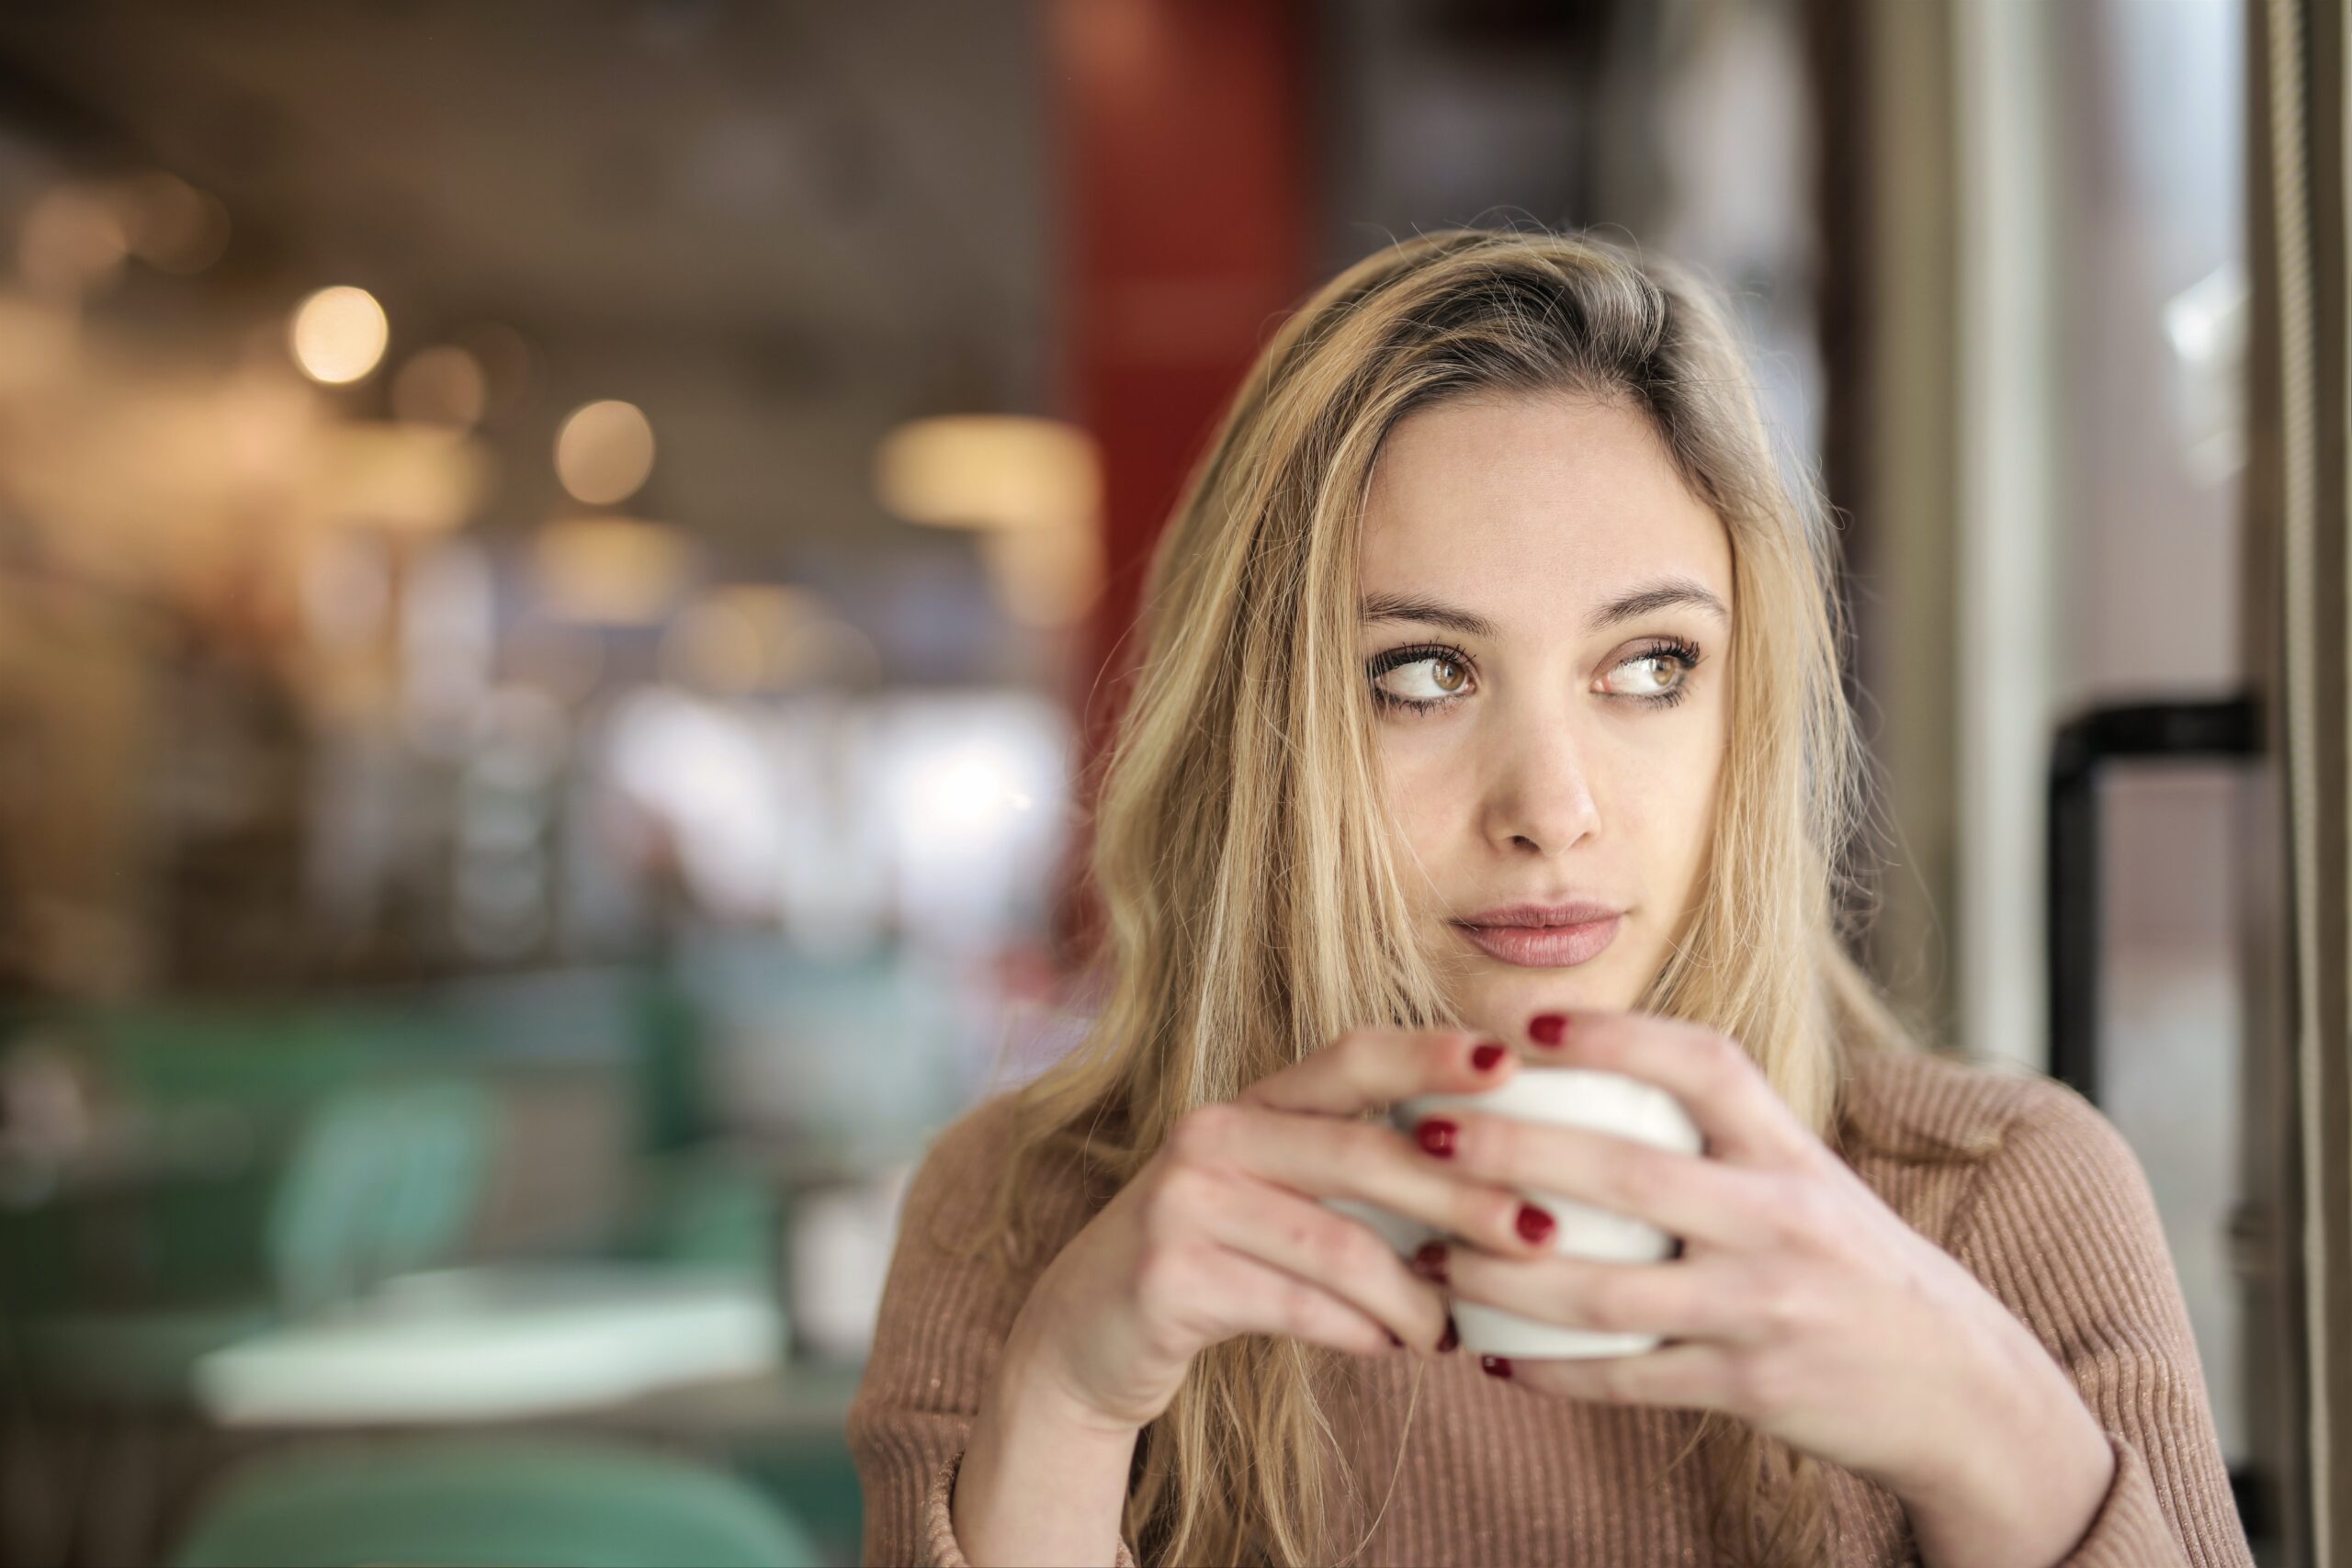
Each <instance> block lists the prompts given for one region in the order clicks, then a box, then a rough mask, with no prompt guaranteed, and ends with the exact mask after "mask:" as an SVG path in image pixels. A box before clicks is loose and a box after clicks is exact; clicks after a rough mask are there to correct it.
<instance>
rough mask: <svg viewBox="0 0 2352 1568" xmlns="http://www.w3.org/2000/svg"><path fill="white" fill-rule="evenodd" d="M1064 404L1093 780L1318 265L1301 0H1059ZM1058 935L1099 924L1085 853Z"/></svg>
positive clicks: (1082, 932)
mask: <svg viewBox="0 0 2352 1568" xmlns="http://www.w3.org/2000/svg"><path fill="white" fill-rule="evenodd" d="M1047 11H1048V27H1047V46H1048V51H1049V70H1050V73H1051V80H1052V84H1053V90H1054V93H1055V95H1056V103H1055V114H1054V117H1053V118H1054V125H1055V134H1056V139H1057V145H1056V148H1055V155H1056V157H1057V159H1058V160H1059V161H1060V170H1059V178H1060V186H1059V188H1060V211H1059V218H1060V222H1061V233H1062V239H1061V246H1060V253H1059V254H1060V269H1061V276H1060V277H1059V278H1058V279H1057V287H1058V297H1059V299H1061V301H1062V310H1061V321H1060V324H1061V331H1062V342H1063V343H1064V344H1065V345H1066V352H1067V358H1066V361H1065V365H1064V375H1065V383H1064V384H1065V388H1066V396H1067V397H1068V399H1069V413H1070V416H1071V417H1073V418H1074V419H1076V420H1077V421H1078V422H1079V423H1081V424H1083V425H1084V426H1085V427H1086V429H1087V430H1088V431H1090V432H1091V434H1093V436H1094V438H1095V439H1096V441H1097V442H1099V443H1100V444H1101V448H1102V454H1103V472H1104V492H1105V493H1104V499H1103V542H1104V552H1103V553H1104V558H1105V562H1106V567H1107V571H1108V579H1107V583H1106V587H1105V590H1104V592H1103V598H1102V600H1101V602H1100V604H1098V605H1097V607H1096V610H1095V612H1094V615H1093V617H1092V620H1091V624H1090V626H1088V628H1087V635H1086V637H1085V639H1084V646H1083V651H1082V653H1081V656H1080V663H1079V668H1078V670H1077V671H1076V676H1077V680H1078V690H1077V692H1076V693H1075V697H1076V700H1077V702H1078V703H1079V704H1080V711H1081V713H1082V714H1083V715H1084V737H1085V756H1086V759H1087V761H1088V764H1089V773H1088V775H1087V776H1088V778H1089V779H1090V781H1091V777H1092V764H1093V762H1094V761H1095V759H1096V758H1097V757H1098V756H1099V754H1100V752H1101V749H1102V747H1103V744H1104V743H1105V741H1106V740H1107V739H1108V737H1109V734H1110V728H1111V724H1112V722H1113V720H1114V718H1115V717H1116V715H1117V711H1118V707H1119V705H1120V701H1121V698H1122V697H1123V695H1124V692H1125V680H1126V677H1127V676H1128V675H1129V674H1131V673H1132V669H1133V662H1134V660H1135V657H1136V654H1137V652H1138V649H1137V647H1136V640H1135V639H1134V638H1132V637H1129V636H1128V633H1129V631H1130V628H1131V627H1132V626H1133V623H1134V620H1135V615H1136V608H1137V597H1138V594H1139V592H1140V589H1141V586H1142V578H1143V573H1144V569H1145V566H1146V564H1147V563H1148V558H1149V555H1150V551H1151V547H1152V542H1153V540H1154V539H1156V538H1157V537H1158V536H1159V529H1160V527H1161V525H1162V524H1164V523H1165V522H1166V520H1167V516H1168V512H1169V508H1170V505H1172V504H1173V502H1174V501H1175V499H1176V494H1177V491H1178V490H1179V489H1180V488H1181V486H1182V483H1183V480H1184V477H1185V475H1186V474H1187V472H1188V471H1189V470H1190V468H1191V467H1192V465H1193V462H1194V460H1195V459H1196V458H1197V457H1199V456H1200V454H1201V452H1202V450H1203V448H1204V446H1205V445H1206V443H1207V439H1208V436H1209V434H1210V433H1211V431H1212V430H1213V428H1214V426H1215V423H1216V417H1217V415H1218V413H1219V412H1221V411H1222V409H1223V407H1224V405H1225V403H1226V401H1227V400H1228V399H1229V398H1230V397H1231V396H1232V394H1233V392H1234V390H1235V389H1236V388H1237V387H1238V385H1239V382H1240V379H1241V376H1242V374H1243V372H1244V371H1245V370H1247V369H1248V367H1249V365H1250V360H1251V358H1252V357H1253V356H1254V355H1255V354H1256V353H1257V350H1258V348H1259V347H1260V345H1261V344H1263V343H1264V342H1265V340H1266V339H1267V337H1268V336H1270V335H1271V334H1272V332H1273V330H1274V328H1275V326H1276V325H1277V323H1278V321H1279V319H1280V317H1281V315H1282V313H1283V311H1284V310H1286V309H1288V308H1289V307H1290V306H1292V305H1294V304H1295V303H1296V302H1297V300H1298V299H1299V297H1300V296H1301V295H1302V293H1303V292H1304V291H1305V290H1306V288H1307V287H1308V285H1309V284H1310V283H1311V282H1312V281H1313V279H1312V277H1311V276H1310V270H1309V269H1310V267H1311V265H1312V264H1311V261H1310V255H1311V243H1312V239H1311V237H1312V235H1313V233H1314V231H1315V222H1314V213H1313V211H1312V209H1311V207H1310V200H1311V197H1310V179H1309V170H1308V166H1307V158H1306V133H1307V107H1308V106H1307V104H1306V80H1307V68H1306V41H1307V40H1306V16H1305V6H1304V5H1303V4H1301V3H1300V0H1047ZM1078 853H1079V858H1078V859H1077V860H1076V861H1074V862H1073V866H1072V873H1071V876H1070V878H1069V886H1068V887H1067V889H1066V892H1065V897H1064V900H1063V913H1062V919H1061V922H1060V923H1061V926H1062V932H1063V937H1064V940H1065V941H1066V942H1069V941H1083V939H1084V937H1085V936H1086V934H1087V933H1088V932H1089V931H1091V926H1092V920H1091V908H1090V907H1089V906H1088V905H1087V895H1086V890H1085V888H1084V886H1083V885H1082V879H1081V878H1080V876H1079V874H1078V871H1077V867H1078V866H1079V865H1080V864H1082V861H1083V854H1084V844H1083V842H1082V841H1081V842H1080V846H1079V852H1078Z"/></svg>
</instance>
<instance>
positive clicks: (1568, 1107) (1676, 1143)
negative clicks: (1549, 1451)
mask: <svg viewBox="0 0 2352 1568" xmlns="http://www.w3.org/2000/svg"><path fill="white" fill-rule="evenodd" d="M1450 1110H1463V1111H1484V1112H1486V1113H1487V1114H1489V1115H1495V1116H1511V1117H1517V1118H1519V1119H1520V1120H1521V1121H1527V1122H1551V1123H1553V1124H1555V1125H1557V1126H1563V1127H1589V1128H1590V1129H1592V1130H1593V1131H1595V1132H1600V1133H1608V1134H1612V1135H1614V1136H1616V1137H1620V1138H1631V1139H1634V1140H1636V1141H1638V1142H1641V1143H1645V1144H1654V1145H1657V1146H1658V1147H1659V1148H1663V1149H1672V1150H1674V1151H1675V1152H1677V1153H1679V1154H1689V1155H1695V1154H1697V1153H1699V1152H1700V1147H1701V1145H1702V1142H1703V1140H1702V1138H1701V1136H1700V1133H1699V1128H1698V1125H1697V1123H1695V1122H1692V1121H1691V1117H1690V1115H1689V1113H1688V1112H1686V1111H1684V1110H1683V1109H1682V1106H1681V1104H1680V1102H1679V1101H1678V1100H1676V1099H1675V1098H1674V1097H1673V1096H1672V1095H1670V1094H1668V1093H1667V1091H1666V1090H1664V1089H1659V1088H1658V1087H1657V1085H1655V1084H1647V1083H1643V1082H1641V1081H1639V1080H1637V1079H1634V1078H1629V1077H1625V1076H1624V1075H1623V1074H1622V1073H1607V1072H1600V1071H1597V1070H1595V1069H1593V1068H1589V1067H1533V1066H1521V1068H1520V1070H1519V1071H1518V1072H1517V1073H1516V1074H1514V1075H1512V1077H1511V1078H1510V1081H1509V1082H1507V1083H1504V1084H1502V1085H1500V1086H1499V1087H1498V1088H1495V1089H1486V1090H1483V1091H1481V1092H1479V1093H1476V1094H1424V1095H1417V1096H1415V1097H1414V1098H1413V1099H1411V1100H1401V1101H1399V1102H1398V1103H1397V1105H1396V1106H1395V1107H1393V1108H1392V1109H1391V1110H1390V1111H1389V1116H1388V1119H1389V1121H1390V1122H1391V1123H1392V1124H1394V1125H1395V1126H1396V1127H1397V1129H1398V1130H1399V1131H1401V1132H1405V1133H1410V1132H1412V1131H1413V1130H1414V1129H1415V1128H1417V1127H1419V1125H1420V1123H1421V1121H1422V1119H1423V1118H1425V1117H1429V1116H1434V1115H1437V1114H1439V1113H1440V1112H1442V1111H1450ZM1520 1196H1521V1198H1522V1199H1523V1200H1525V1201H1527V1202H1530V1203H1532V1204H1534V1205H1535V1206H1536V1207H1537V1208H1540V1209H1542V1210H1544V1212H1545V1213H1549V1214H1550V1215H1551V1216H1552V1218H1553V1220H1554V1221H1555V1226H1554V1229H1553V1232H1552V1251H1554V1252H1555V1253H1557V1254H1559V1255H1560V1256H1562V1257H1566V1258H1600V1259H1602V1260H1604V1261H1608V1262H1617V1263H1654V1262H1657V1261H1658V1260H1659V1259H1661V1258H1666V1257H1667V1256H1668V1255H1669V1254H1670V1253H1672V1252H1673V1250H1674V1237H1672V1236H1670V1235H1667V1234H1666V1233H1665V1232H1664V1231H1662V1230H1660V1229H1658V1228H1657V1226H1656V1225H1653V1224H1648V1223H1647V1222H1645V1221H1642V1220H1635V1219H1632V1218H1629V1217H1628V1216H1626V1215H1623V1214H1616V1213H1610V1212H1609V1211H1608V1210H1606V1209H1596V1208H1594V1207H1592V1206H1591V1205H1590V1204H1588V1203H1579V1202H1576V1201H1572V1200H1570V1199H1567V1198H1564V1197H1562V1196H1561V1195H1559V1194H1558V1193H1556V1192H1542V1191H1536V1190H1528V1189H1521V1191H1520ZM1324 1202H1325V1203H1327V1204H1329V1206H1330V1207H1332V1208H1334V1209H1337V1210H1339V1211H1340V1212H1341V1213H1345V1214H1348V1215H1350V1216H1351V1217H1353V1218H1355V1219H1358V1220H1361V1221H1363V1223H1364V1224H1367V1225H1370V1226H1371V1227H1372V1228H1373V1229H1374V1231H1376V1232H1378V1233H1379V1235H1381V1237H1382V1239H1384V1240H1385V1241H1386V1242H1387V1243H1388V1245H1389V1246H1391V1247H1395V1248H1396V1249H1397V1254H1398V1256H1400V1257H1404V1258H1410V1257H1412V1255H1413V1254H1414V1253H1415V1252H1416V1251H1418V1250H1419V1248H1420V1247H1421V1245H1422V1244H1423V1243H1424V1242H1427V1241H1429V1240H1430V1239H1431V1238H1432V1237H1435V1236H1437V1235H1441V1234H1442V1233H1440V1232H1438V1231H1436V1230H1433V1229H1431V1228H1430V1227H1429V1226H1427V1225H1424V1224H1420V1223H1419V1222H1418V1221H1414V1220H1408V1219H1406V1218H1404V1217H1403V1216H1401V1215H1397V1214H1393V1213H1389V1212H1388V1211H1386V1210H1385V1209H1380V1208H1376V1207H1374V1205H1372V1204H1370V1203H1363V1202H1358V1201H1353V1200H1351V1199H1346V1198H1327V1199H1325V1200H1324ZM1453 1325H1454V1329H1455V1331H1456V1332H1457V1333H1459V1334H1460V1335H1461V1337H1462V1348H1464V1349H1465V1350H1467V1351H1470V1352H1471V1353H1472V1354H1474V1355H1480V1356H1507V1357H1510V1359H1514V1360H1522V1359H1523V1360H1544V1359H1561V1360H1568V1359H1587V1358H1591V1357H1599V1356H1630V1355H1637V1354H1639V1353H1640V1352H1642V1351H1644V1350H1649V1349H1654V1348H1656V1347H1657V1344H1658V1342H1659V1336H1657V1335H1655V1334H1640V1333H1602V1332H1600V1331H1599V1330H1594V1329H1583V1328H1569V1327H1566V1326H1564V1325H1560V1324H1555V1323H1544V1322H1541V1321H1539V1320H1537V1319H1534V1318H1528V1317H1521V1316H1520V1315H1519V1314H1517V1313H1510V1312H1504V1311H1502V1310H1500V1309H1499V1308H1497V1307H1490V1306H1485V1305H1481V1304H1480V1303H1476V1302H1464V1301H1456V1302H1455V1303H1453Z"/></svg>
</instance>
